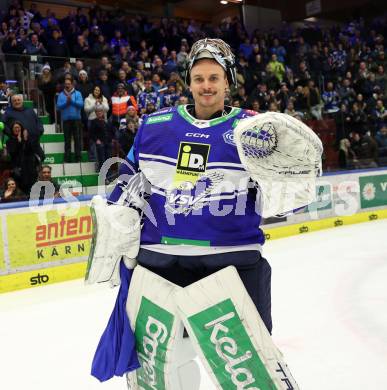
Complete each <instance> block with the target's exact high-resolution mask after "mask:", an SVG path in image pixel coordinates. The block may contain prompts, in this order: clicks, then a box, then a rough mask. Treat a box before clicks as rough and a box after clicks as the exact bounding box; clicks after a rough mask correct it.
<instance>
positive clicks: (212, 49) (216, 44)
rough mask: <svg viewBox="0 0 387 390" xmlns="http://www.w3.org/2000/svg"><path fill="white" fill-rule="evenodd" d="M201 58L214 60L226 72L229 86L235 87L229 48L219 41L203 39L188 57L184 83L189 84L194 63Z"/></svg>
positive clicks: (232, 62)
mask: <svg viewBox="0 0 387 390" xmlns="http://www.w3.org/2000/svg"><path fill="white" fill-rule="evenodd" d="M203 58H211V59H213V60H215V61H216V62H217V63H218V64H219V65H220V66H221V67H222V68H223V69H224V71H225V72H226V75H227V79H228V82H229V84H230V85H232V84H234V85H235V86H236V85H237V81H236V69H235V56H234V54H233V53H232V51H231V48H230V46H229V45H228V44H227V43H226V42H224V41H222V40H221V39H211V38H205V39H200V40H199V41H196V42H195V43H194V44H193V45H192V48H191V51H190V53H189V55H188V64H187V68H186V73H185V82H186V84H188V85H189V84H190V73H191V70H192V67H193V65H194V64H195V62H196V61H198V60H200V59H203Z"/></svg>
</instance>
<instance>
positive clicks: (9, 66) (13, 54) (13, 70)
mask: <svg viewBox="0 0 387 390" xmlns="http://www.w3.org/2000/svg"><path fill="white" fill-rule="evenodd" d="M1 49H2V52H3V53H4V54H5V64H6V76H7V78H8V79H12V80H18V81H19V82H20V75H21V71H22V69H23V64H22V62H21V61H20V55H21V54H22V53H23V51H24V46H23V44H22V43H21V42H20V41H19V40H18V39H17V38H16V31H14V30H13V29H10V30H9V32H8V36H7V38H6V39H5V40H4V42H3V45H2V48H1Z"/></svg>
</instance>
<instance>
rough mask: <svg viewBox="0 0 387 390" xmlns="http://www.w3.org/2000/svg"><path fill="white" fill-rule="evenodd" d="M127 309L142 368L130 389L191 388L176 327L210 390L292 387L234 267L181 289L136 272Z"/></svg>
mask: <svg viewBox="0 0 387 390" xmlns="http://www.w3.org/2000/svg"><path fill="white" fill-rule="evenodd" d="M230 285H231V286H233V289H232V291H230V288H229V286H230ZM127 311H128V315H129V318H130V320H131V323H132V324H135V325H134V328H135V329H134V331H135V336H136V342H137V346H138V353H139V358H140V362H141V365H142V368H141V369H139V370H137V372H135V373H131V374H129V375H128V384H129V389H131V390H137V389H147V390H148V389H153V390H158V389H159V390H161V389H164V390H198V389H199V386H200V375H199V371H198V368H197V367H196V365H195V362H194V360H192V359H193V357H194V354H193V353H192V350H191V349H190V346H189V345H184V342H182V339H181V336H182V322H181V321H183V323H184V326H185V327H186V329H187V332H188V334H189V336H190V338H189V340H190V341H191V342H192V344H193V347H194V349H195V351H196V352H197V353H198V355H199V358H200V360H201V362H202V364H203V365H204V368H205V369H206V371H207V372H208V374H209V377H210V378H211V380H212V381H213V383H214V384H215V386H216V388H217V389H224V390H226V389H227V390H228V389H244V388H247V386H249V387H248V388H249V389H251V390H258V389H260V390H293V389H294V390H296V389H298V385H297V383H296V382H295V381H294V379H293V378H292V376H291V374H290V371H289V369H288V367H287V365H286V363H285V362H284V360H283V357H282V354H281V352H280V351H279V350H278V349H277V348H276V346H275V345H274V343H273V341H272V339H271V337H270V334H269V332H268V331H267V329H266V327H265V325H264V324H263V322H262V320H261V318H260V316H259V314H258V312H257V310H256V309H255V306H254V304H253V302H252V301H251V299H250V297H249V295H248V293H247V292H246V290H245V288H244V286H243V284H242V282H241V280H240V278H239V276H238V273H237V272H236V270H235V268H234V267H227V268H225V269H223V270H221V271H219V272H217V273H215V274H212V275H210V276H208V277H206V278H204V279H202V280H200V281H198V282H196V283H194V284H192V285H190V286H188V287H185V288H181V287H178V286H176V285H174V284H172V283H170V282H168V281H167V280H165V279H163V278H161V277H160V276H158V275H156V274H154V273H152V272H150V271H148V270H146V269H145V268H143V267H141V266H137V267H136V269H135V271H134V274H133V279H132V284H131V286H130V290H129V299H128V304H127ZM132 326H133V325H132ZM186 342H188V340H187V339H186Z"/></svg>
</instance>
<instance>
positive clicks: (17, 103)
mask: <svg viewBox="0 0 387 390" xmlns="http://www.w3.org/2000/svg"><path fill="white" fill-rule="evenodd" d="M15 121H18V122H20V123H21V124H22V125H23V128H24V129H26V130H27V131H28V135H29V140H30V142H32V143H33V144H35V145H36V144H39V139H40V137H41V135H42V134H43V132H44V128H43V124H42V122H41V120H40V119H39V117H38V115H37V114H36V112H35V110H34V109H33V108H25V107H24V99H23V95H13V96H12V97H11V107H8V108H7V110H6V111H5V113H4V115H3V122H4V124H5V129H4V133H5V134H6V135H8V136H11V135H12V129H11V127H12V124H13V122H15Z"/></svg>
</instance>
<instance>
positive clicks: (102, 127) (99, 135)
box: [89, 104, 113, 171]
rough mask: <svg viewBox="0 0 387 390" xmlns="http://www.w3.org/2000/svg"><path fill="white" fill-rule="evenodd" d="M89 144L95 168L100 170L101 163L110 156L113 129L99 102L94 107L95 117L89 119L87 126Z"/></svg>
mask: <svg viewBox="0 0 387 390" xmlns="http://www.w3.org/2000/svg"><path fill="white" fill-rule="evenodd" d="M89 134H90V140H91V145H93V148H94V149H95V150H94V151H93V153H95V155H96V157H97V169H98V171H100V169H101V167H102V165H103V163H104V162H105V161H106V160H107V159H108V158H109V157H110V156H111V152H112V139H113V129H112V128H111V126H110V124H109V123H108V122H107V121H106V119H105V110H104V107H103V106H102V105H101V104H97V105H96V107H95V119H93V120H91V122H90V128H89Z"/></svg>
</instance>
